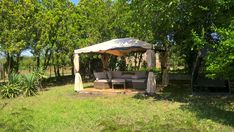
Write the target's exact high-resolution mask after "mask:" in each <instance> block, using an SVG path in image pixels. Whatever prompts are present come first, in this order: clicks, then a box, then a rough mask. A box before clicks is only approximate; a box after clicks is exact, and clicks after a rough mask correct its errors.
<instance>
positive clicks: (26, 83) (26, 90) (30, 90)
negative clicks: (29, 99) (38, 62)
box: [1, 69, 43, 98]
mask: <svg viewBox="0 0 234 132" xmlns="http://www.w3.org/2000/svg"><path fill="white" fill-rule="evenodd" d="M42 73H43V71H42V70H40V69H38V70H36V71H34V72H33V73H32V74H27V75H20V74H16V73H12V74H10V75H9V82H8V83H7V84H6V85H4V86H2V89H1V95H2V97H3V98H15V97H17V96H19V95H20V94H23V95H24V96H34V95H36V94H37V92H38V89H39V88H40V86H41V81H42V78H43V74H42Z"/></svg>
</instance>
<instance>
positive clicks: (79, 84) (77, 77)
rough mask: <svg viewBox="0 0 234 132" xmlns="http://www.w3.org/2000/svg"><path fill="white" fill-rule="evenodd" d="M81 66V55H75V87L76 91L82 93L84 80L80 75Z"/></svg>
mask: <svg viewBox="0 0 234 132" xmlns="http://www.w3.org/2000/svg"><path fill="white" fill-rule="evenodd" d="M79 70H80V66H79V54H75V55H74V72H75V87H74V90H75V91H77V92H80V91H81V90H83V83H82V78H81V76H80V73H79Z"/></svg>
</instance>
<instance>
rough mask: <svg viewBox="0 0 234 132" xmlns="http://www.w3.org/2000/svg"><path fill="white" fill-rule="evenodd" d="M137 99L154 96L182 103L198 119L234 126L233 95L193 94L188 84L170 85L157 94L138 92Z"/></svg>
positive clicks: (185, 109) (158, 98) (183, 108)
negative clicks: (150, 94) (149, 94)
mask: <svg viewBox="0 0 234 132" xmlns="http://www.w3.org/2000/svg"><path fill="white" fill-rule="evenodd" d="M133 98H135V99H148V98H153V99H154V101H171V102H179V103H182V105H181V106H180V109H182V110H184V111H190V112H192V113H195V115H196V117H197V118H198V119H209V120H212V121H214V122H217V123H221V124H223V125H228V126H232V127H234V118H233V117H234V96H233V95H222V96H220V95H219V96H218V95H202V96H201V95H200V96H198V95H196V96H195V95H192V92H191V88H190V87H189V86H188V85H170V86H168V87H166V88H164V90H163V91H161V92H158V93H157V94H156V95H155V96H151V97H150V96H148V95H144V94H137V95H135V96H134V97H133Z"/></svg>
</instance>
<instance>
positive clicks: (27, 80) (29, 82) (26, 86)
mask: <svg viewBox="0 0 234 132" xmlns="http://www.w3.org/2000/svg"><path fill="white" fill-rule="evenodd" d="M22 77H23V78H22V80H23V83H22V92H23V95H24V96H33V95H36V94H37V92H38V87H39V78H38V76H36V75H35V74H29V75H24V76H22Z"/></svg>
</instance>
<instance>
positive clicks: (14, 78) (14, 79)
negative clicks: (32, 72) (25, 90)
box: [8, 72, 22, 85]
mask: <svg viewBox="0 0 234 132" xmlns="http://www.w3.org/2000/svg"><path fill="white" fill-rule="evenodd" d="M21 82H22V76H21V75H20V74H17V73H14V72H13V73H11V74H10V75H9V77H8V84H17V85H20V84H21Z"/></svg>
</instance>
